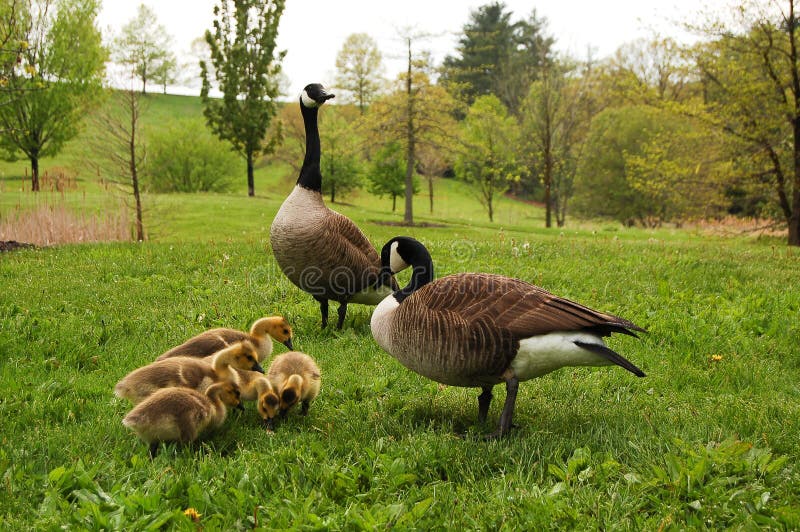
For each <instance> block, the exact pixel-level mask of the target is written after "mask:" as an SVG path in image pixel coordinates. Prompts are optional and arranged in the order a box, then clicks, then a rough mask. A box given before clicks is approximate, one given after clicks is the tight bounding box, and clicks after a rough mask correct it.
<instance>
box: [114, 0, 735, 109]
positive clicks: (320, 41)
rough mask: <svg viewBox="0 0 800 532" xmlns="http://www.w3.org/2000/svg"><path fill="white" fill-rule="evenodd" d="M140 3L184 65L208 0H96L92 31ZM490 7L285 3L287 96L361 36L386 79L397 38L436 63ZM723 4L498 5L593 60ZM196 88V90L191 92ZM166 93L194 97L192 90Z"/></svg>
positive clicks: (282, 43)
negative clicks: (414, 41) (473, 17)
mask: <svg viewBox="0 0 800 532" xmlns="http://www.w3.org/2000/svg"><path fill="white" fill-rule="evenodd" d="M140 3H144V4H145V5H147V6H148V7H149V8H151V9H152V10H153V11H154V12H155V13H156V15H157V17H158V23H159V24H161V25H163V26H164V27H166V29H167V32H168V33H169V34H170V35H171V36H172V37H173V39H174V43H175V49H174V50H173V52H175V53H176V55H178V57H179V60H180V59H181V58H183V59H187V57H186V56H188V52H189V48H190V44H191V42H192V41H193V40H194V39H196V38H197V37H201V36H202V35H203V33H204V32H205V30H206V29H208V28H210V27H211V22H212V20H213V7H214V5H215V3H216V2H215V0H143V1H141V2H137V1H136V0H133V1H132V0H103V8H102V11H101V13H100V17H99V25H100V28H101V29H102V30H103V32H104V33H105V34H108V32H109V30H110V31H111V32H113V33H116V32H118V31H119V30H120V28H121V27H122V26H123V25H125V24H126V23H127V22H129V21H130V20H131V19H132V18H133V17H134V16H135V14H136V10H137V8H138V6H139V4H140ZM488 3H490V0H482V1H474V0H467V1H454V0H401V1H399V2H398V1H385V0H286V8H285V10H284V13H283V16H282V18H281V22H280V27H279V34H278V48H279V49H281V50H287V54H286V57H285V59H284V61H283V71H284V73H285V74H286V76H287V77H288V79H289V83H290V85H289V93H288V95H287V97H288V98H289V99H294V97H295V96H296V95H297V94H299V93H300V91H301V90H302V88H303V87H304V86H305V85H306V84H307V83H311V82H321V83H324V84H331V83H332V81H333V77H334V72H335V68H336V54H337V53H338V51H339V50H340V49H341V47H342V44H343V42H344V39H345V38H346V37H347V36H348V35H350V34H352V33H367V34H368V35H370V36H371V37H372V38H373V39H375V40H376V41H377V43H378V47H379V48H380V50H381V53H382V54H383V58H384V64H385V65H386V72H385V73H386V74H387V76H388V77H389V78H390V79H393V78H395V77H396V75H397V73H399V72H400V71H401V70H402V69H403V68H404V66H405V64H404V54H405V53H406V52H405V50H404V47H403V46H404V45H403V42H402V40H401V39H400V37H399V36H400V35H402V34H404V33H408V29H411V33H412V34H421V33H425V34H430V35H434V36H435V37H430V38H427V39H420V40H419V41H418V42H419V48H420V49H425V50H429V51H430V52H432V53H433V56H434V58H435V60H436V61H437V63H438V62H441V60H442V59H443V58H444V57H445V56H446V55H448V54H451V55H452V54H454V53H455V47H456V43H457V41H458V37H459V36H460V34H461V30H462V28H463V26H464V24H465V23H466V22H467V21H468V20H469V17H470V13H471V12H472V11H474V10H475V9H477V8H478V7H480V6H482V5H485V4H488ZM727 4H728V2H727V0H661V1H653V0H601V1H597V0H593V1H585V0H578V1H569V0H536V1H533V0H505V5H506V7H507V9H508V10H509V11H511V12H512V13H513V15H512V21H515V20H518V19H520V18H525V19H527V18H528V17H529V15H530V14H531V12H532V11H533V9H534V8H535V9H536V12H537V15H538V17H539V18H546V19H547V22H548V25H547V31H548V33H549V34H550V35H552V36H554V37H555V39H556V44H555V46H556V49H557V50H559V51H561V52H566V53H569V54H570V55H573V56H575V57H578V58H585V57H586V54H587V49H588V47H589V46H591V47H592V49H593V56H594V57H595V58H597V59H600V58H603V57H607V56H609V55H611V54H613V52H614V51H615V50H616V49H617V48H618V47H619V46H620V45H622V44H624V43H626V42H630V41H632V40H634V39H636V38H638V37H647V36H649V35H652V32H653V31H658V32H659V33H660V34H662V35H670V36H673V37H675V38H677V39H678V40H682V41H685V40H687V39H688V38H691V37H689V36H687V35H686V34H684V33H683V32H682V31H681V29H680V26H679V23H680V22H682V21H687V20H697V17H698V13H699V12H700V11H701V10H702V9H710V10H712V11H720V10H722V9H723V6H725V5H727ZM197 86H198V87H199V83H198V85H197ZM169 92H185V93H194V94H197V93H199V89H195V90H194V91H191V90H188V91H187V90H185V89H184V90H181V89H180V88H178V87H175V88H174V90H173V91H169Z"/></svg>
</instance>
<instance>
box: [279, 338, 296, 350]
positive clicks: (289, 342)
mask: <svg viewBox="0 0 800 532" xmlns="http://www.w3.org/2000/svg"><path fill="white" fill-rule="evenodd" d="M282 343H283V345H285V346H286V347H288V348H289V350H293V349H294V347H292V339H291V338H288V339H287V340H286V341H285V342H282Z"/></svg>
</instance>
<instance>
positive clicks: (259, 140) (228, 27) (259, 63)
mask: <svg viewBox="0 0 800 532" xmlns="http://www.w3.org/2000/svg"><path fill="white" fill-rule="evenodd" d="M284 4H285V2H284V0H220V2H219V4H218V5H217V6H215V7H214V17H215V20H214V31H213V32H212V31H206V42H207V43H208V46H209V48H210V57H211V59H210V63H207V62H205V61H202V62H201V63H200V68H201V75H202V78H203V88H202V90H201V92H200V97H201V99H202V101H203V107H204V109H203V114H204V115H205V117H206V121H207V123H208V126H209V127H210V128H211V130H212V131H213V132H214V134H215V135H217V136H218V137H219V138H220V139H222V140H225V141H228V142H230V143H231V145H232V146H233V149H234V150H235V151H236V152H238V153H239V154H241V155H242V156H243V157H244V158H245V160H246V161H247V193H248V195H249V196H255V184H254V179H253V170H254V163H255V158H256V156H258V155H260V154H262V153H271V152H272V151H274V149H275V147H276V146H277V144H278V143H280V141H281V135H280V131H279V130H276V132H275V134H273V136H272V137H271V138H270V139H269V141H266V142H265V137H266V134H267V131H268V130H269V125H270V122H271V121H272V118H273V117H274V116H275V113H276V104H275V98H276V97H277V96H278V94H279V81H280V72H281V65H280V62H281V60H282V59H283V57H284V55H286V52H283V51H276V50H275V47H276V45H275V40H276V38H277V36H278V24H279V22H280V18H281V15H282V14H283V8H284ZM212 77H213V78H214V79H215V80H216V83H213V81H212ZM212 86H216V88H217V89H218V90H219V91H220V92H221V93H222V98H221V99H217V98H212V97H211V96H210V92H211V89H212Z"/></svg>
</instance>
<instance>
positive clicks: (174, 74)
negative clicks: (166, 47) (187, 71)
mask: <svg viewBox="0 0 800 532" xmlns="http://www.w3.org/2000/svg"><path fill="white" fill-rule="evenodd" d="M153 81H155V82H156V83H158V84H159V85H161V90H162V92H163V93H164V94H166V93H167V85H169V84H170V83H175V82H176V81H178V60H177V59H176V58H175V54H173V53H172V52H167V55H166V56H165V57H164V60H163V61H161V63H160V64H159V65H158V66H157V67H156V69H155V71H153Z"/></svg>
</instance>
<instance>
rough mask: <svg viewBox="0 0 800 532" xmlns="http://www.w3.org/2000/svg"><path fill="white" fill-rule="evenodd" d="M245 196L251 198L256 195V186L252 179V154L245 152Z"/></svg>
mask: <svg viewBox="0 0 800 532" xmlns="http://www.w3.org/2000/svg"><path fill="white" fill-rule="evenodd" d="M247 195H248V196H250V197H253V196H255V195H256V185H255V180H254V179H253V152H252V151H248V152H247Z"/></svg>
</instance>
